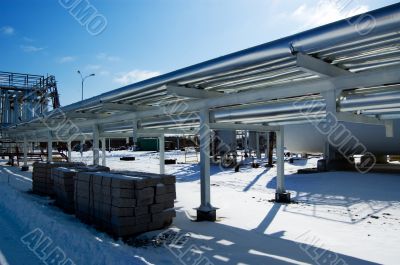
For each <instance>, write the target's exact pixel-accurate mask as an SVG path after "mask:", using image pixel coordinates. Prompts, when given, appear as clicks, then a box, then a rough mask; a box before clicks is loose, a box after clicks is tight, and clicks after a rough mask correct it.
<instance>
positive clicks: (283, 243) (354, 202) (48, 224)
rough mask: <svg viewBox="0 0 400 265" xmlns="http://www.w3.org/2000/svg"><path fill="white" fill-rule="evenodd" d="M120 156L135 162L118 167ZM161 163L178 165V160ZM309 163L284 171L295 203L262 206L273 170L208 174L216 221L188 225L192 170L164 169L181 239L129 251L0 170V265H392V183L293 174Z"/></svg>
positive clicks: (395, 240)
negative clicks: (59, 261)
mask: <svg viewBox="0 0 400 265" xmlns="http://www.w3.org/2000/svg"><path fill="white" fill-rule="evenodd" d="M90 155H91V152H86V153H84V158H83V160H84V161H85V162H90V161H91V157H90ZM125 155H130V156H135V157H136V161H120V160H119V157H121V156H125ZM166 157H167V158H177V159H178V162H183V161H184V155H183V153H180V152H169V153H167V154H166ZM73 159H74V160H76V161H81V157H80V154H79V153H73ZM316 161H317V159H309V160H298V161H295V164H293V165H292V164H289V163H286V164H285V172H286V176H287V177H286V186H287V189H288V190H289V191H290V192H291V193H292V197H293V198H294V199H295V200H296V201H297V202H298V203H297V204H290V205H282V204H274V203H272V202H269V200H270V199H272V198H273V197H274V192H275V191H274V188H275V184H276V180H275V175H276V169H275V168H272V169H266V168H263V167H261V168H257V169H253V168H251V167H250V166H249V165H248V166H243V167H242V168H241V170H240V172H238V173H235V172H233V170H225V171H224V170H221V169H220V168H219V167H218V166H213V167H212V172H213V175H212V176H211V182H212V187H211V189H212V194H211V196H212V203H213V205H214V206H215V207H218V208H219V210H218V211H217V215H218V218H219V219H218V221H217V222H215V223H209V222H202V223H197V222H193V221H192V219H193V218H194V216H195V210H194V208H195V207H197V206H199V204H200V188H199V166H198V165H197V164H177V165H166V171H167V173H170V174H175V175H176V176H177V201H176V208H177V218H176V219H175V220H174V224H173V228H174V231H176V232H179V234H178V235H185V236H184V237H181V238H178V237H176V238H178V239H179V240H177V242H175V243H178V244H175V245H174V244H166V245H162V246H159V247H154V246H151V245H150V246H147V247H136V248H135V247H132V246H129V245H127V244H125V243H123V242H121V241H115V240H113V239H112V238H110V237H109V236H107V235H105V234H103V233H100V232H98V231H96V230H95V229H93V228H91V227H88V226H86V225H84V224H82V223H80V222H79V221H78V220H77V219H75V218H74V216H72V215H67V214H64V213H63V212H61V211H60V210H59V209H57V208H56V207H54V206H53V205H52V204H51V200H49V199H48V198H41V197H38V196H35V195H32V194H30V193H29V192H27V191H28V190H29V189H30V188H31V172H21V171H20V170H19V169H18V168H14V167H8V166H1V167H0V264H11V265H13V264H43V263H45V262H47V263H48V264H51V259H50V258H47V260H46V254H49V253H53V254H54V253H55V252H51V251H54V250H55V249H57V247H58V250H59V251H58V252H57V253H62V254H63V255H65V261H68V262H70V263H68V262H66V263H65V264H73V263H71V262H74V263H75V264H200V265H206V264H207V262H208V264H338V265H339V264H340V265H343V264H399V260H400V252H399V251H398V247H399V246H400V190H399V187H400V176H399V175H397V174H377V173H370V174H359V173H356V172H329V173H316V174H296V172H297V170H298V169H299V168H305V167H314V166H315V165H316ZM248 163H250V161H248ZM1 164H2V165H4V164H5V163H4V161H3V162H1ZM107 166H110V167H111V168H112V169H126V170H128V169H129V170H140V171H147V172H156V173H157V172H158V169H159V165H158V154H157V153H152V152H129V151H114V152H112V153H108V152H107ZM31 231H34V233H35V231H36V232H38V231H39V232H38V233H39V234H40V237H41V239H42V240H43V239H48V241H47V242H50V241H51V244H49V246H48V248H47V249H46V248H45V247H43V246H42V249H39V250H38V249H36V251H31V250H29V246H30V245H29V244H28V243H27V244H24V242H25V243H26V240H21V238H23V236H24V235H26V234H28V233H29V232H31ZM160 232H162V231H157V232H155V233H152V234H148V235H146V236H147V237H148V238H150V237H151V236H153V235H155V234H158V233H160ZM36 234H37V233H36ZM176 238H173V239H176ZM23 239H24V238H23ZM49 240H50V241H49ZM40 251H41V252H40Z"/></svg>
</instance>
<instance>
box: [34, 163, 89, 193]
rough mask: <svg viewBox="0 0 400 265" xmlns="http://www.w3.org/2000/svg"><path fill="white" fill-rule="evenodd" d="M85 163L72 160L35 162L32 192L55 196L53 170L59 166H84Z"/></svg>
mask: <svg viewBox="0 0 400 265" xmlns="http://www.w3.org/2000/svg"><path fill="white" fill-rule="evenodd" d="M84 165H85V164H83V163H71V162H36V163H34V164H33V173H32V192H33V193H35V194H38V195H43V196H53V195H54V190H53V184H54V181H53V178H52V172H53V170H54V169H55V168H57V167H77V166H84Z"/></svg>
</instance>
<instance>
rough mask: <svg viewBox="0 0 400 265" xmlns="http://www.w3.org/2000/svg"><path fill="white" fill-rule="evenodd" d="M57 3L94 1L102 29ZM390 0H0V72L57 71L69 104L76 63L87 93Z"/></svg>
mask: <svg viewBox="0 0 400 265" xmlns="http://www.w3.org/2000/svg"><path fill="white" fill-rule="evenodd" d="M75 1H76V2H75ZM82 1H84V2H82ZM60 2H61V3H70V4H72V3H73V2H75V3H76V4H77V3H79V2H81V3H85V4H88V5H90V7H93V8H95V9H96V11H94V12H95V13H94V14H93V15H98V16H99V18H101V19H103V18H104V21H106V22H107V24H106V26H105V28H104V30H103V31H101V33H100V34H97V35H92V34H90V32H89V31H88V30H87V28H86V24H87V23H89V22H90V21H91V20H90V19H87V20H86V21H84V20H80V21H79V20H77V19H76V18H75V17H74V16H73V15H71V14H70V10H69V9H66V8H65V7H63V6H62V4H60ZM396 2H397V1H389V0H379V1H377V0H375V1H372V0H371V1H364V0H353V1H351V0H315V1H311V0H309V1H295V0H270V1H267V0H264V1H261V0H198V1H195V0H193V1H187V0H114V1H112V0H98V1H95V0H91V1H87V0H60V1H59V0H30V1H28V0H25V1H23V0H1V2H0V48H1V49H0V54H1V60H0V71H15V72H22V73H31V74H41V75H46V74H53V75H55V76H56V79H57V80H58V88H59V91H60V94H61V104H62V105H67V104H70V103H73V102H76V101H79V100H80V97H81V94H80V77H79V75H78V74H77V72H76V71H77V70H78V69H79V70H81V71H82V72H83V74H91V73H95V74H96V76H95V77H91V78H90V79H87V81H86V82H85V98H87V97H91V96H95V95H98V94H100V93H103V92H106V91H109V90H112V89H116V88H118V87H121V86H123V85H126V84H129V83H133V82H136V81H139V80H141V79H144V78H148V77H151V76H154V75H157V74H160V73H167V72H170V71H173V70H176V69H179V68H182V67H185V66H188V65H192V64H195V63H199V62H202V61H205V60H208V59H212V58H215V57H219V56H221V55H224V54H227V53H231V52H235V51H238V50H242V49H245V48H248V47H251V46H255V45H258V44H261V43H265V42H268V41H271V40H274V39H277V38H280V37H284V36H287V35H291V34H293V33H296V32H299V31H303V30H306V29H309V28H313V27H316V26H319V25H322V24H326V23H329V22H332V21H335V20H338V19H341V18H344V17H348V16H350V15H353V14H356V13H360V12H366V11H369V10H373V9H376V8H379V7H383V6H385V5H389V4H393V3H396ZM348 3H350V4H348ZM93 10H94V9H93ZM82 22H83V23H82ZM93 23H95V22H93ZM82 24H83V25H82ZM94 25H95V24H94ZM92 33H93V31H92Z"/></svg>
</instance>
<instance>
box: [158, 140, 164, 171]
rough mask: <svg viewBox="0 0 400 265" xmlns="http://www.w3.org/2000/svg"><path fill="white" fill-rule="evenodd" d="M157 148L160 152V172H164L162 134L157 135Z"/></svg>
mask: <svg viewBox="0 0 400 265" xmlns="http://www.w3.org/2000/svg"><path fill="white" fill-rule="evenodd" d="M158 148H159V152H160V174H165V138H164V134H161V135H160V136H159V137H158Z"/></svg>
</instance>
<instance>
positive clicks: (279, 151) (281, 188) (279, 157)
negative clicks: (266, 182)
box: [275, 126, 290, 203]
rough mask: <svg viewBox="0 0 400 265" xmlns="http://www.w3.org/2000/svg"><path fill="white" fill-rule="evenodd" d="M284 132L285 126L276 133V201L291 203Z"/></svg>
mask: <svg viewBox="0 0 400 265" xmlns="http://www.w3.org/2000/svg"><path fill="white" fill-rule="evenodd" d="M283 136H284V131H283V126H281V127H280V129H279V131H277V132H276V164H277V165H276V166H277V176H276V180H277V181H276V183H277V185H276V193H275V200H276V201H277V202H284V203H288V202H290V193H288V192H286V189H285V151H284V139H283V138H284V137H283Z"/></svg>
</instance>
